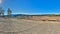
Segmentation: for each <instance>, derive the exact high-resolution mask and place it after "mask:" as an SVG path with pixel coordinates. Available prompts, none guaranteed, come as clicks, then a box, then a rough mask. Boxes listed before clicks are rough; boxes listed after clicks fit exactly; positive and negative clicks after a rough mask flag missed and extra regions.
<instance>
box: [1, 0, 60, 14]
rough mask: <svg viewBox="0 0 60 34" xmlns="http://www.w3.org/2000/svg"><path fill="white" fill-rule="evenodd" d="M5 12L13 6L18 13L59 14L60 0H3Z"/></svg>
mask: <svg viewBox="0 0 60 34" xmlns="http://www.w3.org/2000/svg"><path fill="white" fill-rule="evenodd" d="M0 5H1V6H2V7H3V8H4V10H5V12H6V10H7V8H11V10H12V12H13V13H16V14H18V13H19V14H58V13H60V0H3V1H2V4H0Z"/></svg>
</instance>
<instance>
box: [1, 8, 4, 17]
mask: <svg viewBox="0 0 60 34" xmlns="http://www.w3.org/2000/svg"><path fill="white" fill-rule="evenodd" d="M0 16H4V9H2V7H0Z"/></svg>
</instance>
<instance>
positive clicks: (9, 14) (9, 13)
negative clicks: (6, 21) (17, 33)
mask: <svg viewBox="0 0 60 34" xmlns="http://www.w3.org/2000/svg"><path fill="white" fill-rule="evenodd" d="M11 13H12V11H11V9H10V8H8V10H7V15H8V17H11Z"/></svg>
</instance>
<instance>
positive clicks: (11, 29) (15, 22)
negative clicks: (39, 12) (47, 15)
mask: <svg viewBox="0 0 60 34" xmlns="http://www.w3.org/2000/svg"><path fill="white" fill-rule="evenodd" d="M0 34H60V22H52V23H51V22H48V21H47V23H46V22H40V21H39V22H32V21H24V20H21V19H12V18H9V19H8V18H0Z"/></svg>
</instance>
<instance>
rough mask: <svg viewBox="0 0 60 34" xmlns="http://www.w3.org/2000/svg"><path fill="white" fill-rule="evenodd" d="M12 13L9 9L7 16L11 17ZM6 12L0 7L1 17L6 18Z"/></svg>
mask: <svg viewBox="0 0 60 34" xmlns="http://www.w3.org/2000/svg"><path fill="white" fill-rule="evenodd" d="M11 13H12V10H11V9H10V8H8V9H7V16H8V17H10V16H11ZM4 14H5V11H4V9H3V8H2V7H0V17H1V16H2V17H4Z"/></svg>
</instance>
